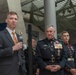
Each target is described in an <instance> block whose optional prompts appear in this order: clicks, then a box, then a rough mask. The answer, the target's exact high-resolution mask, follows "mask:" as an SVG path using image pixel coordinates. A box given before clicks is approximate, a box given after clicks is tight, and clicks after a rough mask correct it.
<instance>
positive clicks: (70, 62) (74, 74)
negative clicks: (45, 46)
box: [62, 31, 76, 75]
mask: <svg viewBox="0 0 76 75" xmlns="http://www.w3.org/2000/svg"><path fill="white" fill-rule="evenodd" d="M69 39H70V36H69V33H68V32H67V31H63V32H62V40H63V43H64V45H65V46H66V49H67V55H68V59H67V62H66V65H65V68H64V71H65V75H76V67H75V59H76V53H75V48H74V47H73V46H72V45H70V44H69Z"/></svg>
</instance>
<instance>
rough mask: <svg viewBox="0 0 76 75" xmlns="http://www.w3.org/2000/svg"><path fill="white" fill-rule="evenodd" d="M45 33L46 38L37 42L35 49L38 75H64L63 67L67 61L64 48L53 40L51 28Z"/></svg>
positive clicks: (53, 30)
mask: <svg viewBox="0 0 76 75" xmlns="http://www.w3.org/2000/svg"><path fill="white" fill-rule="evenodd" d="M45 33H46V38H45V39H43V40H40V41H38V43H37V47H36V61H37V63H38V65H39V69H40V72H39V75H64V71H63V67H64V66H65V62H66V59H67V53H66V50H65V47H64V46H63V44H62V43H61V42H59V41H58V40H57V39H55V38H54V33H55V29H54V27H53V26H49V27H47V28H46V30H45Z"/></svg>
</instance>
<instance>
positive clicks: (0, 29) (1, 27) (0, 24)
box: [0, 22, 6, 31]
mask: <svg viewBox="0 0 76 75" xmlns="http://www.w3.org/2000/svg"><path fill="white" fill-rule="evenodd" d="M5 28H6V23H5V22H4V23H0V31H2V30H4V29H5Z"/></svg>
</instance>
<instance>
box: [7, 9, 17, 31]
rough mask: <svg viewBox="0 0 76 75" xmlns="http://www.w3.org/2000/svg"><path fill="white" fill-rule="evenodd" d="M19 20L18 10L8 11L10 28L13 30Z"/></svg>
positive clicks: (8, 25)
mask: <svg viewBox="0 0 76 75" xmlns="http://www.w3.org/2000/svg"><path fill="white" fill-rule="evenodd" d="M17 22H18V15H17V13H16V12H14V11H11V12H9V13H7V18H6V23H7V27H8V28H10V29H11V30H14V28H15V27H16V25H17Z"/></svg>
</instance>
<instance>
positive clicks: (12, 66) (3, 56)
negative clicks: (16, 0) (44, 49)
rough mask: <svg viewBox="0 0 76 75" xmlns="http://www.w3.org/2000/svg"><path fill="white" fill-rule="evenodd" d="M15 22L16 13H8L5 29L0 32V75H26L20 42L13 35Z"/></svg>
mask: <svg viewBox="0 0 76 75" xmlns="http://www.w3.org/2000/svg"><path fill="white" fill-rule="evenodd" d="M17 21H18V15H17V13H16V12H13V11H11V12H9V13H8V14H7V18H6V23H7V27H6V29H4V30H3V31H0V75H26V68H25V57H24V52H23V50H22V42H21V41H20V38H19V35H18V34H17V33H15V27H16V25H17Z"/></svg>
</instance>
